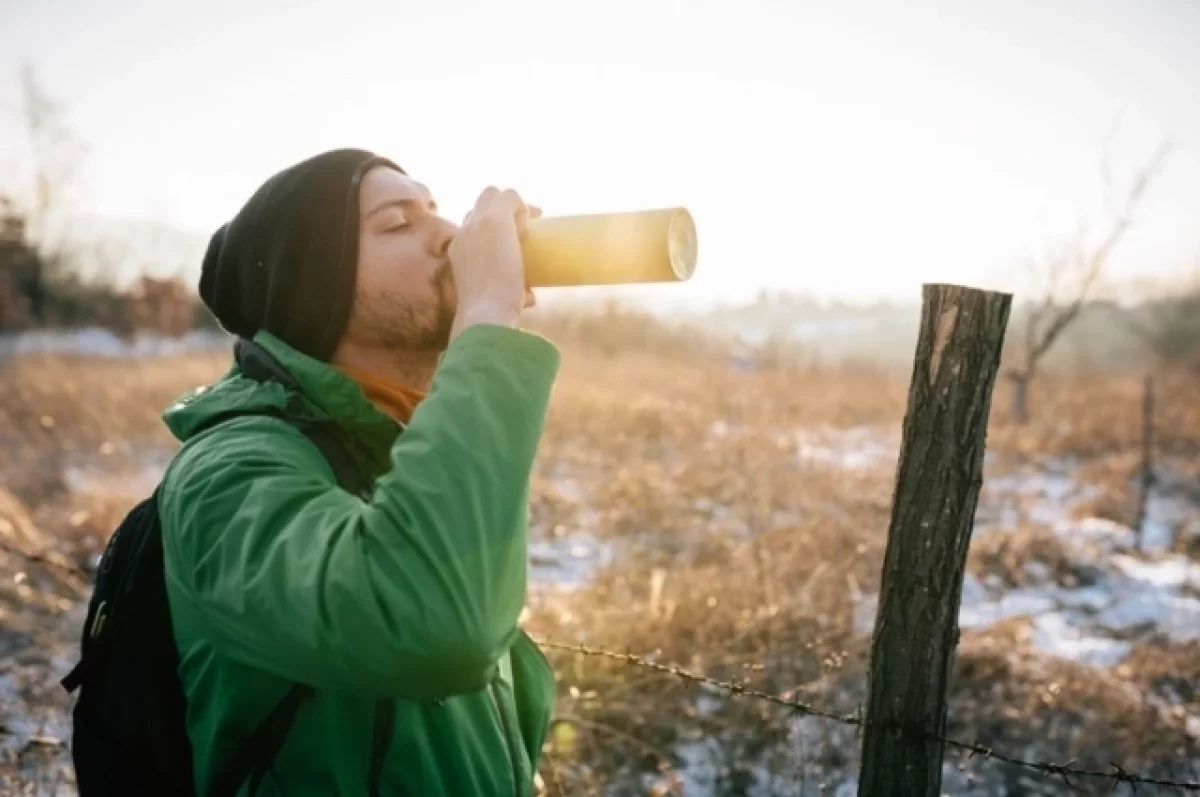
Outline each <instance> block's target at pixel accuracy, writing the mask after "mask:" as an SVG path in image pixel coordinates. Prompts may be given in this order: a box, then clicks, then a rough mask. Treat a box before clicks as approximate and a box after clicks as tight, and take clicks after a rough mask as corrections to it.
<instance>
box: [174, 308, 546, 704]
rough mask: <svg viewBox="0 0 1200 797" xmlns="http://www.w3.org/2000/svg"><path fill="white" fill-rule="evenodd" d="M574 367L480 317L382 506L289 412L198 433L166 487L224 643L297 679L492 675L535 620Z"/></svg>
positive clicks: (182, 595) (444, 685)
mask: <svg viewBox="0 0 1200 797" xmlns="http://www.w3.org/2000/svg"><path fill="white" fill-rule="evenodd" d="M558 364H559V355H558V351H557V349H555V348H554V347H553V345H552V344H550V343H549V342H548V341H546V340H545V339H543V338H541V337H539V336H537V335H533V334H530V333H527V332H523V331H520V330H514V329H509V328H504V327H495V326H476V327H471V328H468V329H467V330H465V331H464V332H463V333H462V334H461V335H460V336H459V337H458V338H456V339H455V341H454V342H453V343H452V344H451V346H450V347H449V349H448V350H447V351H446V352H445V354H444V355H443V358H442V361H441V363H440V364H439V367H438V371H437V373H436V374H435V377H434V380H433V384H432V385H431V388H430V392H429V395H428V396H427V397H426V399H425V400H424V401H423V402H422V403H421V404H420V405H419V407H418V409H417V411H416V412H415V413H414V415H413V417H412V420H411V423H410V424H409V425H408V426H407V428H406V430H405V432H404V434H402V435H400V437H399V438H398V439H397V441H396V443H395V445H394V447H393V449H392V452H391V459H392V462H391V468H390V470H389V471H388V472H387V473H386V474H385V475H383V476H382V477H380V479H379V480H378V481H377V482H376V484H375V493H374V497H373V499H372V500H371V501H370V502H369V503H364V502H363V501H362V500H360V499H358V498H356V497H354V496H352V495H349V494H348V493H345V492H344V491H342V490H341V489H339V488H338V487H337V486H336V485H335V484H334V482H333V479H332V476H331V474H330V471H329V469H328V466H327V465H326V464H325V462H324V459H323V458H322V457H321V455H320V453H319V452H317V450H316V449H315V447H313V446H312V445H311V444H310V443H309V442H308V441H307V439H306V438H304V437H303V435H302V434H300V433H299V432H298V431H297V430H295V429H293V428H292V427H290V426H288V425H286V424H284V423H283V422H281V421H273V420H265V419H258V420H255V421H253V422H252V425H251V424H250V423H248V424H247V426H246V430H245V431H238V432H236V433H232V432H231V433H229V434H224V435H218V436H216V437H211V438H208V440H199V441H197V444H196V446H195V447H194V448H192V449H191V450H190V451H185V452H184V453H181V455H180V457H179V460H178V461H177V462H176V464H175V465H174V466H173V468H172V471H173V474H174V475H173V476H169V477H168V479H167V481H166V482H165V483H164V492H163V494H162V496H161V500H160V513H161V516H162V521H163V528H164V546H165V550H166V569H167V576H168V579H170V580H172V581H173V590H174V592H175V594H176V596H178V597H177V599H182V600H185V601H187V602H189V603H190V604H191V609H192V610H193V615H194V616H198V617H200V618H202V620H201V621H200V622H201V623H202V631H203V633H205V635H206V636H207V637H208V638H209V639H210V640H211V642H212V644H213V645H214V647H215V649H216V650H217V651H218V652H219V653H221V654H223V655H226V656H228V657H230V658H232V659H234V660H237V661H240V662H242V663H244V664H246V665H248V666H252V667H255V668H259V669H262V670H265V671H269V672H272V673H275V674H277V675H279V676H281V677H284V678H287V679H289V680H294V681H299V682H303V683H308V684H311V685H313V686H316V687H318V688H324V689H331V690H338V691H343V692H351V693H358V694H369V695H373V696H394V697H405V698H412V699H429V698H437V697H445V696H451V695H455V694H463V693H467V692H472V691H477V690H478V689H481V688H483V687H484V686H485V685H486V683H487V681H488V680H489V679H490V677H491V675H492V673H493V672H494V671H495V667H496V662H497V661H498V659H499V657H500V656H501V655H502V654H503V653H504V652H505V651H506V650H507V649H508V647H509V646H510V645H511V644H512V643H513V641H514V640H515V639H516V638H517V635H518V633H519V631H518V628H517V618H518V616H519V614H520V612H521V609H522V606H523V604H524V599H525V586H526V583H525V580H526V559H527V539H526V532H527V529H526V519H527V511H528V510H527V500H528V481H529V476H530V472H531V469H532V466H533V461H534V457H535V454H536V450H537V446H538V442H539V439H540V437H541V433H542V428H543V424H544V420H545V414H546V410H547V406H548V403H549V396H550V391H551V387H552V383H553V381H554V378H555V376H556V374H557V369H558ZM217 437H220V438H221V439H220V442H217ZM209 441H212V442H213V445H206V443H207V442H209Z"/></svg>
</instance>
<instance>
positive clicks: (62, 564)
mask: <svg viewBox="0 0 1200 797" xmlns="http://www.w3.org/2000/svg"><path fill="white" fill-rule="evenodd" d="M0 550H3V551H6V552H8V553H11V554H14V555H16V556H18V557H20V558H22V559H24V560H26V561H29V562H33V563H37V564H42V565H45V566H48V567H50V568H53V569H56V570H60V571H63V572H69V573H71V574H72V575H74V576H82V577H85V578H90V577H91V576H92V573H91V572H90V571H88V570H87V569H85V568H82V567H79V566H77V565H74V564H71V563H70V561H69V560H67V558H66V557H64V556H62V555H61V554H58V553H57V552H51V553H28V552H25V551H22V550H20V549H18V548H15V547H13V546H11V545H9V544H7V543H5V542H3V541H0ZM534 641H535V642H536V643H537V644H538V645H539V646H541V647H542V648H544V649H546V650H556V651H560V652H563V653H574V654H577V655H582V656H587V657H591V658H600V659H607V660H610V661H615V662H619V663H621V664H625V665H628V666H631V667H637V668H639V669H642V670H646V671H650V672H654V673H658V674H660V675H665V676H670V677H673V678H677V679H679V680H681V681H684V682H687V683H691V684H702V685H705V686H708V687H711V688H715V689H718V690H720V691H722V692H725V693H726V694H728V695H730V696H731V697H736V698H747V699H752V700H761V701H764V702H766V703H770V704H773V705H775V706H779V707H782V708H784V709H787V710H788V711H790V712H792V713H794V714H797V715H800V716H810V717H818V718H821V719H824V720H829V721H832V722H836V723H839V724H842V725H846V726H851V727H854V728H855V729H856V731H857V732H861V731H862V729H864V728H866V727H867V724H868V723H867V720H866V717H865V712H864V711H863V710H862V709H861V707H860V708H859V710H858V711H856V712H855V713H854V714H840V713H837V712H832V711H826V710H824V709H821V708H820V707H818V706H814V705H812V704H811V703H806V702H804V701H801V700H798V699H793V698H788V697H783V696H781V695H776V694H772V693H770V692H764V691H761V690H758V689H754V688H751V687H749V686H746V685H745V684H738V683H734V682H732V681H722V680H720V679H717V678H713V677H711V676H708V675H705V674H703V673H696V672H692V671H691V670H688V669H686V668H684V667H680V666H678V665H674V664H661V663H658V662H654V661H650V660H649V659H647V658H646V657H644V656H639V655H637V654H635V653H633V652H625V653H620V652H617V651H613V650H607V649H604V648H598V647H590V646H587V645H573V644H565V643H561V642H555V641H553V640H549V639H535V640H534ZM889 730H890V731H892V732H895V733H898V734H913V735H916V736H917V737H919V738H921V739H924V740H926V741H930V742H934V743H938V744H942V745H944V746H946V747H949V748H952V749H955V750H959V751H962V752H965V753H967V754H968V758H974V757H975V756H981V757H983V758H985V759H990V760H994V761H1000V762H1003V763H1005V764H1009V765H1012V766H1016V767H1021V768H1024V769H1027V770H1029V771H1031V772H1034V773H1037V774H1039V775H1041V776H1044V777H1053V778H1059V779H1061V780H1062V781H1063V783H1064V784H1065V785H1066V786H1067V787H1068V788H1069V789H1072V790H1074V789H1075V788H1076V784H1075V783H1073V782H1072V779H1073V778H1074V779H1088V780H1093V781H1094V780H1100V781H1107V782H1108V783H1110V784H1111V785H1112V789H1113V790H1116V789H1117V788H1119V787H1120V786H1122V785H1128V786H1129V787H1130V789H1131V790H1132V792H1133V793H1135V794H1137V793H1139V792H1138V787H1139V786H1148V787H1152V788H1155V789H1176V790H1178V791H1179V792H1181V793H1191V794H1200V780H1171V779H1167V778H1156V777H1149V776H1146V775H1139V774H1137V773H1135V772H1130V771H1128V770H1127V769H1126V768H1125V767H1122V766H1121V765H1120V764H1117V763H1116V762H1109V767H1110V769H1108V770H1097V769H1087V768H1083V767H1076V766H1075V763H1076V761H1075V759H1072V760H1070V761H1064V762H1054V761H1036V760H1029V759H1026V758H1022V757H1020V756H1017V755H1014V754H1011V753H1005V752H1003V751H1001V750H997V749H996V748H995V747H991V746H989V745H985V744H983V743H981V742H980V741H978V740H976V741H973V742H964V741H961V740H958V739H952V738H948V737H945V736H941V735H938V734H931V733H929V732H928V731H926V730H924V729H921V728H906V727H900V726H893V727H891V728H889Z"/></svg>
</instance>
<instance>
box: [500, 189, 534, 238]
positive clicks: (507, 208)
mask: <svg viewBox="0 0 1200 797" xmlns="http://www.w3.org/2000/svg"><path fill="white" fill-rule="evenodd" d="M490 210H491V211H493V212H495V213H498V214H500V215H502V216H503V215H509V214H511V215H512V218H513V221H514V222H515V223H516V225H517V232H518V233H520V234H523V233H524V232H525V229H526V228H527V227H528V225H529V207H528V206H527V205H526V204H525V200H523V199H521V195H520V194H518V193H517V192H516V191H514V190H512V189H511V188H508V189H505V190H504V191H502V192H501V193H500V195H499V196H497V197H496V200H495V201H494V202H493V203H492V204H491V206H490Z"/></svg>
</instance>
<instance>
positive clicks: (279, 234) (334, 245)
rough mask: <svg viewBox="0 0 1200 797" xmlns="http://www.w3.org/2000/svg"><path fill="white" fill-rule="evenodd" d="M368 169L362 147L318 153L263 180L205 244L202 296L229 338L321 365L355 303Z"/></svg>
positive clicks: (379, 161) (380, 162) (373, 161)
mask: <svg viewBox="0 0 1200 797" xmlns="http://www.w3.org/2000/svg"><path fill="white" fill-rule="evenodd" d="M375 166H387V167H390V168H393V169H395V170H396V171H398V172H400V173H401V174H404V170H403V169H401V168H400V167H399V166H397V165H396V164H394V163H392V162H391V161H390V160H387V159H386V158H381V157H379V156H377V155H375V154H373V153H371V152H367V151H366V150H361V149H338V150H332V151H330V152H325V153H322V154H320V155H317V156H315V157H313V158H309V159H308V160H306V161H302V162H300V163H298V164H296V165H294V166H291V167H289V168H287V169H284V170H283V171H281V172H279V173H278V174H276V175H275V176H274V177H271V178H270V179H269V180H267V181H266V182H265V183H263V185H262V187H261V188H259V189H258V190H257V191H256V192H255V193H254V196H252V197H250V200H249V201H248V202H247V203H246V204H245V206H244V207H243V208H242V209H241V210H240V211H238V214H237V215H236V216H234V217H233V219H232V220H231V221H230V222H229V223H227V224H225V225H223V226H222V227H221V228H220V229H219V230H217V231H216V232H215V233H214V234H213V236H212V239H211V240H210V241H209V243H208V250H207V251H206V252H205V254H204V264H203V266H202V268H201V271H200V298H201V299H202V300H203V301H204V304H205V305H207V306H208V309H209V310H210V311H211V312H212V314H213V315H214V316H215V317H216V319H217V321H218V322H219V323H220V324H221V326H222V327H224V329H225V330H226V331H227V332H230V333H231V334H234V335H237V336H239V337H244V338H252V337H253V336H254V335H255V333H257V332H258V331H260V330H266V331H267V332H270V333H272V334H273V335H275V336H276V337H278V338H280V339H281V340H283V341H284V342H285V343H287V344H288V345H290V346H292V347H293V348H295V349H298V350H299V351H302V352H304V353H305V354H307V355H308V356H309V357H312V358H314V359H317V360H322V361H328V360H329V358H330V357H331V356H332V355H333V351H334V349H335V347H336V346H337V344H338V341H339V340H340V339H341V336H342V332H343V330H344V329H345V327H346V321H347V319H349V317H350V308H351V306H352V305H353V303H354V288H355V280H356V276H357V270H358V269H357V266H358V223H359V212H358V189H359V183H360V181H361V178H362V176H363V175H364V174H365V173H366V172H367V170H369V169H371V168H373V167H375Z"/></svg>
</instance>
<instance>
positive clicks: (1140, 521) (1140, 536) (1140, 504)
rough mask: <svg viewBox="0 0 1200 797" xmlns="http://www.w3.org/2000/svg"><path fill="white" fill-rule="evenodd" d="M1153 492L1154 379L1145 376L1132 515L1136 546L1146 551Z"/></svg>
mask: <svg viewBox="0 0 1200 797" xmlns="http://www.w3.org/2000/svg"><path fill="white" fill-rule="evenodd" d="M1153 490H1154V377H1152V376H1147V377H1146V381H1145V382H1144V383H1143V385H1142V467H1141V478H1140V484H1139V489H1138V501H1137V509H1135V510H1134V513H1133V530H1134V531H1135V532H1137V545H1138V548H1139V549H1141V550H1143V551H1144V550H1146V513H1147V511H1148V510H1149V508H1150V493H1151V491H1153Z"/></svg>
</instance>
